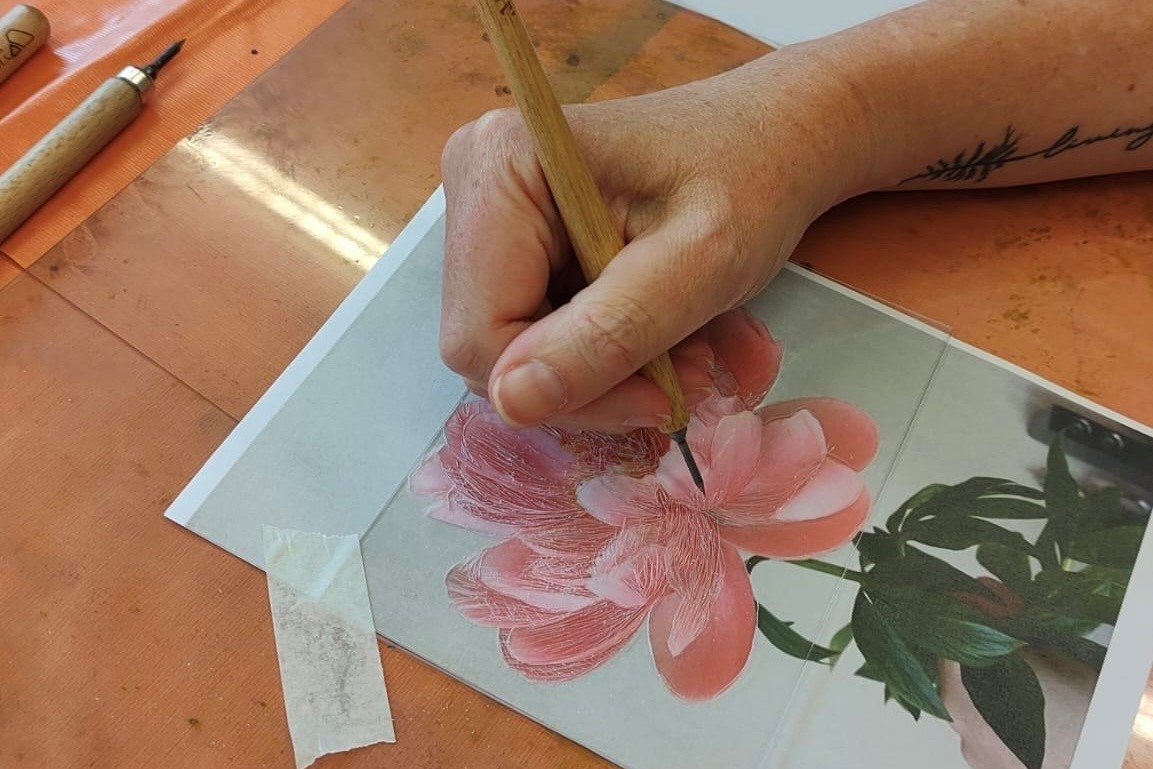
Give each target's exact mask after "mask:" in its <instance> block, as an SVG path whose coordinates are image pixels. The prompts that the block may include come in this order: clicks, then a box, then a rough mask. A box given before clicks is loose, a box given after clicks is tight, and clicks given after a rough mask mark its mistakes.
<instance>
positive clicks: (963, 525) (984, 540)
mask: <svg viewBox="0 0 1153 769" xmlns="http://www.w3.org/2000/svg"><path fill="white" fill-rule="evenodd" d="M908 537H909V539H910V540H912V541H915V542H920V543H921V544H923V545H929V546H930V547H940V548H944V549H946V550H966V549H968V548H970V547H974V546H976V545H984V544H996V545H1001V546H1002V547H1007V548H1009V549H1011V550H1017V551H1019V552H1022V553H1027V554H1028V553H1032V552H1033V546H1032V545H1031V544H1030V543H1029V540H1027V539H1025V538H1024V537H1023V536H1021V535H1020V534H1019V533H1018V532H1015V531H1009V530H1008V529H1006V528H1004V527H1002V526H998V525H997V524H995V523H990V522H989V521H985V520H982V519H980V518H966V517H959V516H957V517H954V516H944V515H941V516H937V517H935V518H929V519H928V520H923V521H918V522H917V523H915V524H913V525H912V526H910V527H909V530H908Z"/></svg>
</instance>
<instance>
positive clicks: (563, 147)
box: [476, 0, 705, 493]
mask: <svg viewBox="0 0 1153 769" xmlns="http://www.w3.org/2000/svg"><path fill="white" fill-rule="evenodd" d="M476 5H477V8H478V9H479V11H480V17H481V21H482V22H483V23H484V28H485V31H487V32H488V36H489V39H490V40H491V41H492V45H493V48H494V50H495V51H496V55H497V58H498V59H499V60H500V63H501V66H502V68H503V69H504V73H505V76H506V77H507V78H508V80H509V87H510V88H511V90H512V92H513V95H514V96H515V97H516V102H517V105H518V106H519V107H520V111H521V114H522V115H523V116H524V120H525V123H526V124H527V125H528V129H529V133H531V134H532V137H533V142H534V144H535V146H536V153H537V157H538V158H539V160H540V164H541V168H542V169H543V170H544V175H545V179H546V180H547V181H548V185H549V189H550V190H551V191H552V194H553V198H554V199H555V200H556V204H557V208H558V209H559V210H560V214H561V218H562V219H563V220H564V224H565V229H566V230H567V231H568V234H569V239H570V240H571V241H572V244H573V250H574V251H575V252H576V255H577V260H578V261H579V262H580V266H581V270H582V271H583V272H584V276H585V279H586V280H588V281H589V282H590V283H591V282H592V281H594V280H596V278H597V276H599V275H600V273H601V271H602V270H604V268H605V267H606V266H607V265H608V263H609V262H611V261H612V260H613V258H614V257H616V255H617V254H618V253H620V251H621V249H623V248H624V246H625V244H624V238H623V237H622V236H621V234H620V231H619V230H618V229H617V226H616V224H615V223H614V222H613V219H612V215H611V214H610V213H609V210H608V206H607V205H606V204H605V201H604V199H603V198H602V197H601V194H600V190H598V189H597V185H596V181H595V180H594V179H593V176H592V171H591V170H590V169H589V167H588V164H587V163H586V162H585V159H584V157H583V156H582V155H581V152H580V148H579V147H578V146H577V143H576V139H575V138H574V137H573V134H572V130H571V129H570V128H569V125H568V122H567V121H566V120H565V117H564V113H563V112H562V111H561V107H560V103H559V102H558V101H557V98H556V94H554V93H553V90H552V87H551V86H550V85H549V81H548V76H547V75H545V72H544V68H543V67H542V66H541V63H540V60H539V59H538V58H537V55H536V50H535V49H534V48H533V45H532V40H531V39H530V38H529V35H528V31H527V30H526V29H525V26H524V22H523V21H522V20H521V18H520V14H519V13H518V12H517V9H516V5H515V4H514V3H513V2H512V0H476ZM641 374H642V375H644V376H645V377H646V378H647V379H649V380H650V381H651V382H653V383H654V384H656V385H657V386H658V387H660V388H661V390H662V391H663V392H664V393H665V395H666V396H668V399H669V401H670V403H671V404H672V411H671V415H672V418H671V420H670V422H669V424H668V425H666V426H665V427H664V431H665V432H666V433H668V434H669V436H670V437H671V438H672V439H673V440H674V441H676V443H677V446H678V447H679V448H680V450H681V454H682V455H683V456H684V458H685V463H686V464H687V465H688V468H689V473H690V474H691V475H692V478H693V482H694V483H696V485H697V487H698V488H699V489H700V490H701V492H702V493H703V492H704V490H705V485H704V480H703V479H702V478H701V472H700V469H699V468H698V467H697V463H696V461H695V460H694V459H693V455H692V451H691V450H690V449H689V445H688V440H687V428H688V424H689V412H688V409H687V408H686V406H685V398H684V393H683V392H681V387H680V383H679V382H678V381H677V375H676V371H675V370H674V369H673V364H672V360H671V359H670V358H669V355H668V353H662V354H661V355H660V356H659V357H657V358H656V359H655V360H653V361H650V362H649V363H648V364H646V365H645V366H644V368H643V369H641Z"/></svg>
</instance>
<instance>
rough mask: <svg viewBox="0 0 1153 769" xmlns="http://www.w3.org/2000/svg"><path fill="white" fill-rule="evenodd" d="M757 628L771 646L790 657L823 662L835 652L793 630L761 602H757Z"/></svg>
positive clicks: (833, 655) (834, 654)
mask: <svg viewBox="0 0 1153 769" xmlns="http://www.w3.org/2000/svg"><path fill="white" fill-rule="evenodd" d="M757 628H759V629H760V631H761V634H762V635H763V636H764V637H765V638H766V639H768V640H769V642H770V643H772V645H773V646H775V647H777V648H778V649H780V650H781V651H783V652H784V653H785V654H788V655H789V656H790V657H796V658H797V659H802V660H807V661H809V662H824V661H825V660H827V659H829V658H830V657H835V656H836V654H837V653H836V652H834V651H832V650H830V649H826V648H825V647H823V646H818V645H817V644H815V643H813V642H812V641H810V640H808V639H806V638H805V637H804V636H802V635H801V634H800V633H798V632H797V631H795V630H793V628H792V627H791V626H790V624H789V623H787V622H782V621H781V620H779V619H777V617H776V616H775V615H774V614H773V613H772V612H771V611H769V610H768V609H766V608H765V607H764V606H763V605H761V604H757Z"/></svg>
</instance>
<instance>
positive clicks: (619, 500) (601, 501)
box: [576, 475, 660, 528]
mask: <svg viewBox="0 0 1153 769" xmlns="http://www.w3.org/2000/svg"><path fill="white" fill-rule="evenodd" d="M659 491H660V484H659V483H658V482H657V479H656V478H654V477H653V476H648V477H645V478H634V477H632V476H631V475H600V476H597V477H596V478H592V479H591V480H588V481H585V482H584V483H582V484H581V485H580V486H579V487H578V488H577V494H576V497H577V501H578V502H579V503H580V505H581V507H583V508H584V509H585V510H586V511H588V514H589V515H591V516H593V517H594V518H596V519H597V520H599V521H602V522H604V523H607V524H608V525H610V526H615V527H617V528H623V527H625V526H628V525H631V524H634V523H643V522H644V521H646V520H649V519H651V518H652V517H654V516H656V515H658V514H659V513H660V508H659V503H658V499H657V497H658V493H659Z"/></svg>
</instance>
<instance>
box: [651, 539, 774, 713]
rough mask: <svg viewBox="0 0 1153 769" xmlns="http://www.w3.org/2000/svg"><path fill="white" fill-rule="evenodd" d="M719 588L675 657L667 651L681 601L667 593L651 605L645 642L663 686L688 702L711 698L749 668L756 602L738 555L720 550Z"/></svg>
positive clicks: (669, 650)
mask: <svg viewBox="0 0 1153 769" xmlns="http://www.w3.org/2000/svg"><path fill="white" fill-rule="evenodd" d="M720 564H721V580H720V590H719V591H718V593H717V595H716V598H715V599H714V600H713V602H712V605H711V607H710V612H709V617H708V623H707V624H706V625H705V627H704V629H703V630H702V631H701V633H700V634H699V635H698V636H697V637H696V639H695V640H694V641H693V642H692V643H690V644H689V645H688V646H686V647H685V648H684V649H683V650H681V652H680V653H679V654H673V653H672V651H671V649H670V648H669V638H670V634H671V633H672V630H673V626H674V623H675V617H676V613H677V610H678V608H679V607H678V603H679V602H680V600H681V599H680V598H679V597H678V596H676V595H670V596H668V597H667V598H663V599H661V600H660V601H659V602H658V603H657V604H656V606H654V607H653V611H652V614H651V617H650V619H649V644H650V646H651V647H652V651H653V658H654V660H655V662H656V666H657V670H658V671H659V672H660V674H661V677H662V678H663V679H664V681H665V684H666V685H667V686H668V687H669V689H671V690H672V691H673V692H674V693H675V694H677V695H678V696H680V697H682V698H684V699H686V700H690V701H703V700H710V699H712V698H714V697H716V696H717V695H719V694H720V693H721V692H723V691H724V690H725V689H727V688H728V687H729V686H730V685H731V684H732V683H733V682H734V681H735V680H736V679H737V677H738V676H740V674H741V672H742V671H743V670H744V668H745V665H746V664H748V660H749V654H750V653H751V651H752V647H753V636H754V634H755V630H756V622H757V615H756V603H755V601H754V599H753V590H752V586H751V585H750V584H749V577H748V574H747V573H746V572H745V567H744V563H742V561H741V557H740V555H739V554H738V553H737V551H736V550H735V549H734V548H732V547H728V546H724V547H723V548H722V554H721V561H720Z"/></svg>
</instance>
